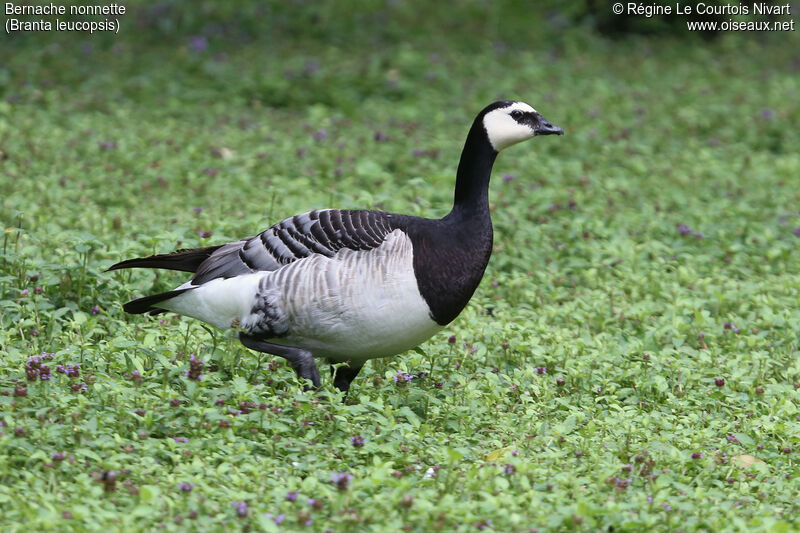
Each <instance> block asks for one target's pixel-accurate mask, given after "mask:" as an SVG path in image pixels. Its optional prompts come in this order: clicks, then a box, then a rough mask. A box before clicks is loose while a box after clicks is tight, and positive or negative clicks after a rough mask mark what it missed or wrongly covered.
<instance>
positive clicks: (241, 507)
mask: <svg viewBox="0 0 800 533" xmlns="http://www.w3.org/2000/svg"><path fill="white" fill-rule="evenodd" d="M233 507H234V508H235V509H236V515H237V516H240V517H241V518H244V517H246V516H247V502H233Z"/></svg>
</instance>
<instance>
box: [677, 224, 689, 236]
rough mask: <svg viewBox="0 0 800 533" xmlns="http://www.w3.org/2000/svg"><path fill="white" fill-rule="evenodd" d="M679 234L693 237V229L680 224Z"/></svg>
mask: <svg viewBox="0 0 800 533" xmlns="http://www.w3.org/2000/svg"><path fill="white" fill-rule="evenodd" d="M678 233H680V234H681V235H691V234H692V228H690V227H689V226H687V225H686V224H680V225H678Z"/></svg>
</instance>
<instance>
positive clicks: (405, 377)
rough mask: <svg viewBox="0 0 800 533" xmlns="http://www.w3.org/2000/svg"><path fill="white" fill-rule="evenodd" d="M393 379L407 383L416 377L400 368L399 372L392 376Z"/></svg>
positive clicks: (399, 383) (398, 382) (401, 383)
mask: <svg viewBox="0 0 800 533" xmlns="http://www.w3.org/2000/svg"><path fill="white" fill-rule="evenodd" d="M392 379H393V380H394V382H395V383H397V384H398V385H405V384H406V383H408V382H410V381H411V380H412V379H414V376H412V375H411V374H409V373H408V372H403V371H402V370H398V371H397V374H396V375H394V376H392Z"/></svg>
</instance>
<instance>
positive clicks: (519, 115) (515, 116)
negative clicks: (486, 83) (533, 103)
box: [511, 109, 522, 119]
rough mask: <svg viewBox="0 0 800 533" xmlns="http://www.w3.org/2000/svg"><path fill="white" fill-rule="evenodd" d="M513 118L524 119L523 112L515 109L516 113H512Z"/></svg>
mask: <svg viewBox="0 0 800 533" xmlns="http://www.w3.org/2000/svg"><path fill="white" fill-rule="evenodd" d="M511 118H513V119H519V118H522V111H520V110H519V109H515V110H514V111H512V112H511Z"/></svg>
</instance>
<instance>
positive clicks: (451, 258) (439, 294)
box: [403, 217, 492, 326]
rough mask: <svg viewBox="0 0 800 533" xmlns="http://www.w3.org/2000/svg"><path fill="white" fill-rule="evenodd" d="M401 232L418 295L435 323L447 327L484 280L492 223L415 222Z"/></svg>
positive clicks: (489, 253) (490, 249) (489, 250)
mask: <svg viewBox="0 0 800 533" xmlns="http://www.w3.org/2000/svg"><path fill="white" fill-rule="evenodd" d="M481 218H482V217H481ZM403 229H404V230H405V231H406V233H407V234H408V236H409V238H410V239H411V243H412V245H413V247H414V275H415V276H416V278H417V284H418V286H419V291H420V293H421V295H422V297H423V298H424V300H425V302H426V303H427V304H428V307H430V310H431V314H432V316H433V319H434V320H435V321H436V323H437V324H440V325H443V326H444V325H446V324H449V323H450V322H452V321H453V320H454V319H455V318H456V317H457V316H458V315H459V313H461V311H462V310H463V309H464V307H466V305H467V303H468V302H469V300H470V298H472V295H473V293H474V292H475V289H476V288H477V287H478V284H479V283H480V282H481V279H482V278H483V273H484V271H485V270H486V265H487V264H488V263H489V257H490V256H491V254H492V225H491V222H490V221H489V220H488V217H486V219H485V220H470V221H469V222H468V223H464V222H463V221H460V220H457V219H447V218H445V219H443V220H426V219H415V220H413V221H411V222H410V223H409V224H408V226H406V227H405V228H403Z"/></svg>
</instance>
